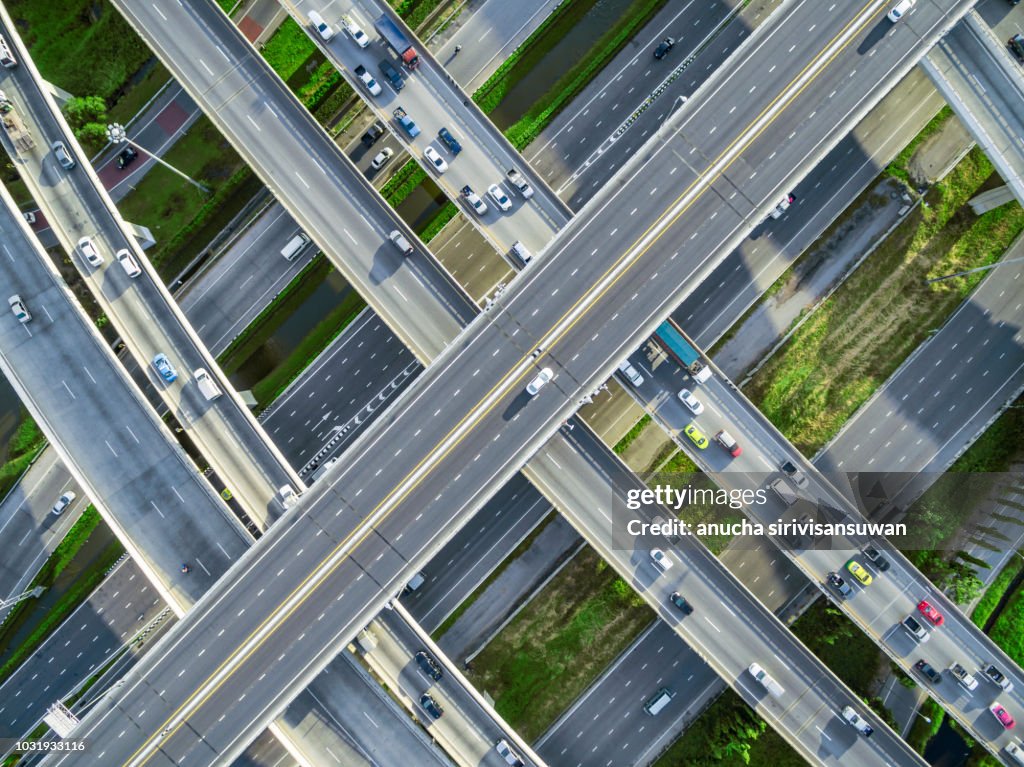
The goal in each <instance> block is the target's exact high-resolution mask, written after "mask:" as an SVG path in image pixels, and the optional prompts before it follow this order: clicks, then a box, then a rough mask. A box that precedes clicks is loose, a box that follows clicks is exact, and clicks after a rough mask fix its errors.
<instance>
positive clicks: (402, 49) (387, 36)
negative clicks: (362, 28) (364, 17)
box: [373, 14, 420, 69]
mask: <svg viewBox="0 0 1024 767" xmlns="http://www.w3.org/2000/svg"><path fill="white" fill-rule="evenodd" d="M373 26H374V27H375V28H376V29H377V31H378V32H380V36H381V37H383V38H384V41H385V42H386V43H387V44H388V45H390V46H391V47H392V48H393V49H394V51H395V53H397V54H398V55H399V57H400V58H401V59H402V62H403V63H404V64H405V65H406V66H407V67H408V68H409V69H415V68H416V67H418V66H419V65H420V57H419V54H418V53H416V49H415V48H413V46H412V40H410V39H409V38H408V37H406V35H405V32H403V31H402V30H401V29H400V28H399V26H398V25H397V24H396V23H395V22H393V21H392V20H391V19H390V18H388V15H387V14H383V15H382V16H381V17H380V18H379V19H377V20H376V21H375V22H373Z"/></svg>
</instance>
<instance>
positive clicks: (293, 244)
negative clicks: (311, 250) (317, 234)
mask: <svg viewBox="0 0 1024 767" xmlns="http://www.w3.org/2000/svg"><path fill="white" fill-rule="evenodd" d="M308 244H309V235H307V234H306V233H305V232H299V233H298V234H297V235H295V236H294V237H292V238H291V239H290V240H288V244H287V245H285V246H284V247H283V248H281V255H282V256H284V259H285V261H294V260H295V257H296V256H297V255H299V253H301V252H302V249H303V248H304V247H306V246H307V245H308Z"/></svg>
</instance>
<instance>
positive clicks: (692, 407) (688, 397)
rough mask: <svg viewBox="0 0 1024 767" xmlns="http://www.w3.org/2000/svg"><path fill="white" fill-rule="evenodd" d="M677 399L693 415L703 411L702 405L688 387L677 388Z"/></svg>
mask: <svg viewBox="0 0 1024 767" xmlns="http://www.w3.org/2000/svg"><path fill="white" fill-rule="evenodd" d="M679 401H680V402H682V403H683V404H684V405H686V407H687V409H688V410H689V411H690V412H691V413H693V414H694V415H700V414H701V413H703V412H704V405H703V404H702V403H701V401H700V400H699V399H697V398H696V397H695V396H693V392H692V391H690V390H689V389H680V390H679Z"/></svg>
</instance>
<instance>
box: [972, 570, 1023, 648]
mask: <svg viewBox="0 0 1024 767" xmlns="http://www.w3.org/2000/svg"><path fill="white" fill-rule="evenodd" d="M1021 572H1024V559H1021V557H1020V555H1019V554H1018V555H1017V556H1015V557H1010V559H1009V560H1007V562H1006V564H1005V565H1004V566H1003V569H1002V570H1000V571H999V575H997V576H996V577H995V579H994V580H993V581H992V583H990V584H989V585H988V588H986V589H985V593H984V594H982V597H981V599H979V600H978V604H977V605H975V607H974V610H972V611H971V621H972V622H973V623H974V625H975V626H977V627H978V628H980V629H984V628H986V625H987V624H988V619H989V618H991V617H992V613H994V612H995V610H996V608H997V607H998V606H999V605H1000V603H1001V602H1002V601H1003V599H1004V598H1005V597H1006V592H1007V590H1008V589H1009V588H1010V586H1011V585H1012V584H1013V583H1014V582H1015V581H1016V580H1017V578H1018V577H1020V574H1021Z"/></svg>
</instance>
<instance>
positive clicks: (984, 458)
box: [950, 397, 1024, 474]
mask: <svg viewBox="0 0 1024 767" xmlns="http://www.w3.org/2000/svg"><path fill="white" fill-rule="evenodd" d="M1022 448H1024V397H1021V398H1019V399H1018V400H1017V401H1016V402H1014V403H1013V406H1012V407H1009V408H1007V409H1006V410H1004V411H1003V413H1002V415H1000V416H999V418H997V419H996V420H995V421H994V422H993V423H992V425H991V426H989V427H988V428H987V429H985V431H984V433H982V435H981V436H980V437H978V439H977V440H975V442H974V444H973V445H971V446H970V447H969V448H968V449H967V451H966V452H965V453H964V454H963V455H962V456H960V457H959V458H958V459H957V461H956V463H954V464H953V466H952V467H951V468H950V471H955V472H972V473H978V474H981V473H986V474H996V473H1002V472H1008V471H1010V467H1011V464H1012V463H1013V461H1014V459H1015V458H1018V457H1020V455H1021V452H1022Z"/></svg>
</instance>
